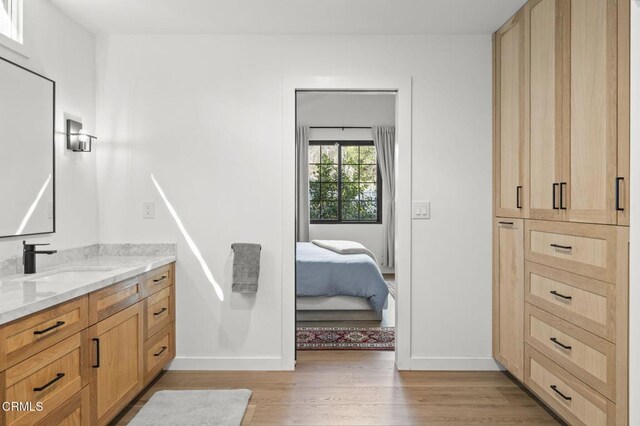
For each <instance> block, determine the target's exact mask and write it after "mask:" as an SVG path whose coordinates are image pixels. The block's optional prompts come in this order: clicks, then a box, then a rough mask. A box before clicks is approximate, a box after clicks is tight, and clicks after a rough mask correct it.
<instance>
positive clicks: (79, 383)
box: [4, 331, 86, 425]
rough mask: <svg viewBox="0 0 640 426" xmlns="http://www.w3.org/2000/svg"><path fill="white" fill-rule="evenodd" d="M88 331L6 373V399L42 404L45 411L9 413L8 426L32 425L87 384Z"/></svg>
mask: <svg viewBox="0 0 640 426" xmlns="http://www.w3.org/2000/svg"><path fill="white" fill-rule="evenodd" d="M85 341H86V331H84V332H82V333H77V334H75V335H73V336H71V337H69V338H68V339H66V340H63V341H62V342H60V343H57V344H56V345H54V346H52V347H50V348H49V349H46V350H44V351H43V352H41V353H39V354H37V355H34V356H32V357H31V358H29V359H27V360H25V361H22V362H21V363H20V364H17V365H15V366H13V367H11V368H10V369H8V370H7V371H6V374H5V384H4V385H5V399H6V400H7V401H20V402H27V403H31V404H33V405H34V406H35V405H36V404H37V403H42V406H43V408H44V409H43V410H42V411H22V412H19V411H9V412H7V413H6V418H5V419H6V424H7V425H32V424H34V423H36V422H37V421H39V420H41V419H42V418H44V417H45V416H46V415H47V414H49V413H52V412H53V411H54V410H55V409H56V408H57V407H59V406H61V405H62V403H63V402H65V401H66V400H67V399H69V398H70V397H71V396H73V395H74V394H75V393H77V392H78V391H80V389H82V387H83V386H84V385H86V374H84V371H83V370H84V368H85V367H84V366H85V356H84V353H85V350H86V343H84V342H85Z"/></svg>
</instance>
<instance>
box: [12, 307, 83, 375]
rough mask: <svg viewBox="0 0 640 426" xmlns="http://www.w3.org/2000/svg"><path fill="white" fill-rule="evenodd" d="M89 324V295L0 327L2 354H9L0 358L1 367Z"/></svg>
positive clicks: (62, 338) (46, 346)
mask: <svg viewBox="0 0 640 426" xmlns="http://www.w3.org/2000/svg"><path fill="white" fill-rule="evenodd" d="M87 325H88V315H87V297H86V296H85V297H81V298H78V299H75V300H72V301H71V302H67V303H64V304H62V305H59V306H55V307H53V308H51V309H47V310H45V311H42V312H38V313H35V314H33V315H30V316H28V317H26V318H22V319H20V320H17V321H15V322H13V323H10V324H8V325H6V326H5V327H4V328H3V329H2V330H0V336H1V338H2V341H1V342H0V345H2V348H0V354H4V356H5V359H4V361H3V360H2V359H0V370H4V369H5V368H8V367H11V366H13V365H15V364H17V363H19V362H20V361H23V360H25V359H27V358H29V357H30V356H32V355H34V354H37V353H38V352H41V351H42V350H44V349H46V348H48V347H49V346H52V345H53V344H55V343H57V342H60V341H61V340H64V339H65V338H67V337H69V336H71V335H72V334H75V333H78V332H79V331H80V330H82V329H84V328H86V327H87ZM3 364H4V365H3Z"/></svg>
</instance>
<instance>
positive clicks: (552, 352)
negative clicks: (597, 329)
mask: <svg viewBox="0 0 640 426" xmlns="http://www.w3.org/2000/svg"><path fill="white" fill-rule="evenodd" d="M525 341H526V342H527V343H528V344H529V345H530V346H531V347H533V348H535V349H536V350H538V351H539V352H541V353H542V354H544V355H545V356H546V357H548V358H549V359H551V360H552V361H554V362H556V363H557V364H558V365H560V366H561V367H563V368H564V369H566V370H567V371H569V372H570V373H572V374H573V375H575V376H576V377H578V378H579V379H580V380H582V381H583V382H585V383H587V384H588V385H590V386H591V387H593V388H594V389H595V390H597V391H598V392H600V393H602V394H603V395H604V396H606V397H608V398H609V399H610V400H612V401H615V399H616V394H615V371H616V370H615V369H616V365H615V362H616V359H615V358H616V357H615V353H616V351H615V345H614V344H613V343H611V342H608V341H606V340H604V339H601V338H600V337H597V336H595V335H593V334H591V333H589V332H587V331H584V330H582V329H581V328H579V327H576V326H575V325H572V324H570V323H568V322H566V321H564V320H561V319H560V318H558V317H556V316H554V315H551V314H549V313H547V312H545V311H543V310H541V309H538V308H536V307H535V306H531V305H530V304H528V303H527V304H526V306H525Z"/></svg>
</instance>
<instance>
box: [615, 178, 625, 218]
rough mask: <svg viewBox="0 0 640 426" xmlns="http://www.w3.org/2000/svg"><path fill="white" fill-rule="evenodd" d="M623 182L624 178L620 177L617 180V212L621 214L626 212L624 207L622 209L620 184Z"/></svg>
mask: <svg viewBox="0 0 640 426" xmlns="http://www.w3.org/2000/svg"><path fill="white" fill-rule="evenodd" d="M621 181H624V178H623V177H620V176H618V177H617V178H616V210H617V211H619V212H623V211H624V207H620V182H621Z"/></svg>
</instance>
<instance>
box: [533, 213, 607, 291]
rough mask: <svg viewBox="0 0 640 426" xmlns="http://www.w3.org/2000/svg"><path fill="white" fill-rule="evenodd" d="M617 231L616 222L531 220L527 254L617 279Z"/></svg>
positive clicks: (547, 262) (572, 269) (560, 266)
mask: <svg viewBox="0 0 640 426" xmlns="http://www.w3.org/2000/svg"><path fill="white" fill-rule="evenodd" d="M616 235H617V233H616V227H614V226H607V225H591V224H581V223H568V222H545V221H539V220H528V221H527V222H526V227H525V258H526V260H529V261H532V262H536V263H542V264H544V265H547V266H552V267H554V268H558V269H562V270H565V271H569V272H573V273H576V274H579V275H585V276H589V277H592V278H596V279H599V280H602V281H606V282H609V283H615V282H616V240H617V238H616Z"/></svg>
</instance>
